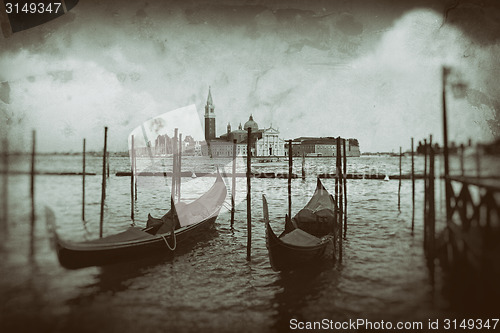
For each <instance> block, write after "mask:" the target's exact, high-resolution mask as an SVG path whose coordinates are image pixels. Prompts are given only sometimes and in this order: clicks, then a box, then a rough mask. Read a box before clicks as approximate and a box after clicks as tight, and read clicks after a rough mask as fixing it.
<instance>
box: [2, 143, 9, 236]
mask: <svg viewBox="0 0 500 333" xmlns="http://www.w3.org/2000/svg"><path fill="white" fill-rule="evenodd" d="M2 146H3V147H2V152H3V158H2V162H3V177H2V178H3V179H2V180H3V183H2V197H3V200H2V232H3V235H7V234H8V232H9V222H8V221H9V183H8V181H9V141H8V139H7V138H4V139H3V140H2Z"/></svg>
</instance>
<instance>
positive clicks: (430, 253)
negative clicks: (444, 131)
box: [427, 135, 436, 261]
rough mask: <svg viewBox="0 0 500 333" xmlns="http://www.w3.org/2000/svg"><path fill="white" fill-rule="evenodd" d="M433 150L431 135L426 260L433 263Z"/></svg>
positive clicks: (434, 220)
mask: <svg viewBox="0 0 500 333" xmlns="http://www.w3.org/2000/svg"><path fill="white" fill-rule="evenodd" d="M434 175H435V173H434V148H432V135H431V136H430V138H429V195H428V198H429V221H428V224H429V226H428V233H429V235H428V236H427V241H428V258H429V260H431V261H434V249H435V247H434V238H435V232H434V231H435V229H436V227H435V224H436V209H435V196H434Z"/></svg>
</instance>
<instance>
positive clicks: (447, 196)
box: [442, 66, 451, 224]
mask: <svg viewBox="0 0 500 333" xmlns="http://www.w3.org/2000/svg"><path fill="white" fill-rule="evenodd" d="M449 73H450V68H448V67H444V66H443V68H442V75H443V82H442V88H443V91H442V97H443V101H442V102H443V155H444V156H443V157H444V184H445V201H446V223H447V224H448V223H450V222H451V193H450V191H451V188H450V187H451V184H450V180H449V179H448V177H449V176H450V164H449V155H448V122H447V115H446V83H447V77H448V74H449Z"/></svg>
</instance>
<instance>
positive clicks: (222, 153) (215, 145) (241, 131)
mask: <svg viewBox="0 0 500 333" xmlns="http://www.w3.org/2000/svg"><path fill="white" fill-rule="evenodd" d="M248 128H251V129H252V135H251V142H250V153H251V155H252V156H256V157H273V156H276V157H278V156H285V141H284V140H283V139H281V138H280V137H279V134H280V132H279V131H278V129H276V128H273V127H272V126H270V127H269V128H263V129H261V128H259V125H258V124H257V122H255V120H254V119H253V116H252V115H250V117H249V119H248V121H247V122H245V124H244V125H243V126H242V125H241V123H240V124H239V126H238V129H236V130H231V124H229V123H228V124H227V127H226V133H224V134H223V135H221V136H220V137H217V136H216V127H215V106H214V104H213V99H212V94H211V91H210V88H209V90H208V97H207V103H206V105H205V141H206V143H207V144H206V145H204V146H203V147H204V148H205V149H204V150H203V151H202V153H203V154H204V155H211V156H212V157H232V156H233V144H236V155H238V156H247V153H248V151H247V145H248V132H247V131H248Z"/></svg>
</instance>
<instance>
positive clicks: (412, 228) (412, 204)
mask: <svg viewBox="0 0 500 333" xmlns="http://www.w3.org/2000/svg"><path fill="white" fill-rule="evenodd" d="M413 149H414V148H413V138H411V234H412V235H413V231H414V230H415V159H414V150H413Z"/></svg>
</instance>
